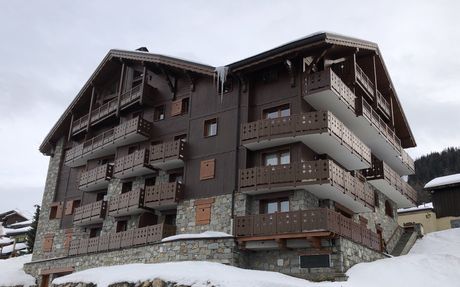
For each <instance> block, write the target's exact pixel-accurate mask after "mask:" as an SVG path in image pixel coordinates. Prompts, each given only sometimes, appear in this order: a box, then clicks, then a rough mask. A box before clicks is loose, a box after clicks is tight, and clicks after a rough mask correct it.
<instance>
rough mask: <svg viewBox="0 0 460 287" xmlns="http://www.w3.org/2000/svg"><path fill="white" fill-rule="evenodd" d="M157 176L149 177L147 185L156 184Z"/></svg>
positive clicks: (146, 181) (146, 180)
mask: <svg viewBox="0 0 460 287" xmlns="http://www.w3.org/2000/svg"><path fill="white" fill-rule="evenodd" d="M156 179H157V178H156V177H149V178H146V179H145V186H154V185H155V182H156Z"/></svg>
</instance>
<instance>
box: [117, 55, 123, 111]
mask: <svg viewBox="0 0 460 287" xmlns="http://www.w3.org/2000/svg"><path fill="white" fill-rule="evenodd" d="M124 77H125V63H124V62H123V64H122V66H121V75H120V83H119V85H118V100H117V113H116V115H117V117H118V116H120V101H121V94H122V92H123V80H124Z"/></svg>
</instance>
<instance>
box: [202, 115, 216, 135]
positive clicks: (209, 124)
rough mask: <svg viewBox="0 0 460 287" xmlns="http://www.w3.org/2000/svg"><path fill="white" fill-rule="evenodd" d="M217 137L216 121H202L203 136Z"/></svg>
mask: <svg viewBox="0 0 460 287" xmlns="http://www.w3.org/2000/svg"><path fill="white" fill-rule="evenodd" d="M215 135H217V119H216V118H214V119H209V120H206V121H204V136H205V137H213V136H215Z"/></svg>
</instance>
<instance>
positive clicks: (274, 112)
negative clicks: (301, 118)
mask: <svg viewBox="0 0 460 287" xmlns="http://www.w3.org/2000/svg"><path fill="white" fill-rule="evenodd" d="M290 115H291V108H289V105H282V106H278V107H274V108H269V109H265V110H264V111H263V117H264V119H276V118H281V117H287V116H290Z"/></svg>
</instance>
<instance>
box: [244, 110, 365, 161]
mask: <svg viewBox="0 0 460 287" xmlns="http://www.w3.org/2000/svg"><path fill="white" fill-rule="evenodd" d="M329 135H331V136H332V138H331V137H329ZM320 137H321V138H320ZM291 141H292V142H294V141H302V142H303V143H305V144H306V145H308V146H309V147H310V148H312V149H313V150H315V151H316V152H317V153H320V154H323V153H327V154H329V155H331V156H332V157H333V158H334V159H335V160H337V161H339V162H340V163H341V164H343V165H344V166H347V167H348V168H350V169H359V166H370V164H371V150H370V149H369V147H367V146H366V145H365V144H364V143H363V142H362V141H361V140H360V139H359V138H358V137H357V136H356V135H355V134H354V133H352V132H351V131H350V130H349V129H348V128H347V127H346V126H345V125H344V124H343V123H342V122H341V121H339V120H338V119H337V117H335V116H334V115H333V114H332V113H331V112H310V113H305V114H300V115H292V116H288V117H282V118H276V119H265V120H259V121H255V122H250V123H245V124H243V125H242V128H241V143H242V145H244V146H246V147H248V148H249V149H258V148H267V147H269V146H270V144H273V145H279V144H280V143H281V144H284V143H289V142H291ZM343 148H344V149H345V150H342V149H343Z"/></svg>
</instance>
